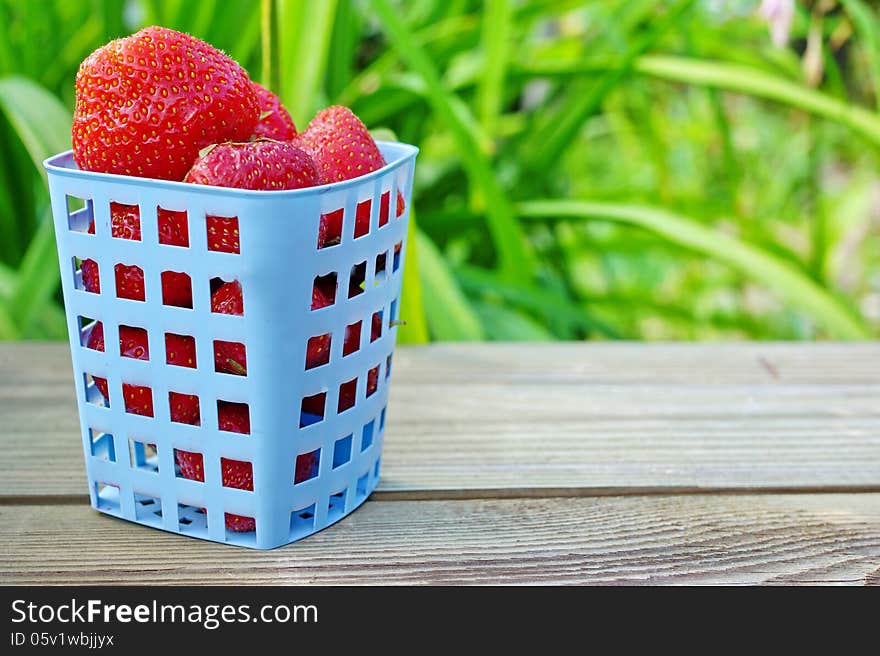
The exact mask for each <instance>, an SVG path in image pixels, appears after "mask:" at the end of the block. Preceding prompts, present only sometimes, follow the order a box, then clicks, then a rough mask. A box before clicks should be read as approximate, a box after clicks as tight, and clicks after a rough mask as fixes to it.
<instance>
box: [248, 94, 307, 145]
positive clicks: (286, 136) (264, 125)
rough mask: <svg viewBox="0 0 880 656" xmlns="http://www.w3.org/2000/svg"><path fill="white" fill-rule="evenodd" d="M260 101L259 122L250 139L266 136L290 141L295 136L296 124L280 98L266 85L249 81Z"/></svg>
mask: <svg viewBox="0 0 880 656" xmlns="http://www.w3.org/2000/svg"><path fill="white" fill-rule="evenodd" d="M251 85H252V86H253V88H254V91H255V92H256V94H257V98H258V99H259V101H260V112H261V113H260V117H261V118H260V122H259V123H257V127H256V128H254V134H253V136H252V137H251V138H252V139H257V138H259V137H266V138H268V139H275V140H276V141H290V140H291V139H293V138H294V137H295V136H296V125H294V123H293V119H292V118H290V113H289V112H288V111H287V110H286V109H285V108H284V105H282V104H281V99H280V98H279V97H278V96H276V95H275V94H274V93H272V92H271V91H269V90H268V89H267V88H266V87H264V86H262V85H260V84H257V83H256V82H251Z"/></svg>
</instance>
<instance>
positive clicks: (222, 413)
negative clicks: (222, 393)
mask: <svg viewBox="0 0 880 656" xmlns="http://www.w3.org/2000/svg"><path fill="white" fill-rule="evenodd" d="M217 423H218V425H219V427H220V430H222V431H229V432H230V433H242V434H243V435H250V433H251V416H250V412H249V411H248V406H247V404H246V403H231V402H229V401H218V402H217Z"/></svg>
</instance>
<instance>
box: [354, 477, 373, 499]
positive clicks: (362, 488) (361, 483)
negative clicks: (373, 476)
mask: <svg viewBox="0 0 880 656" xmlns="http://www.w3.org/2000/svg"><path fill="white" fill-rule="evenodd" d="M369 481H370V472H369V471H368V472H367V473H366V474H364V475H363V476H361V477H360V478H359V479H358V480H357V487H356V488H355V490H356V492H355V494H356V495H357V496H356V497H355V498H356V499H358V500H361V499H363V498H364V497H366V496H367V484H368V483H369Z"/></svg>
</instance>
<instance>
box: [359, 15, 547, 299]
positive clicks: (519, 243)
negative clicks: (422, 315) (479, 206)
mask: <svg viewBox="0 0 880 656" xmlns="http://www.w3.org/2000/svg"><path fill="white" fill-rule="evenodd" d="M369 5H370V7H372V8H373V11H374V13H375V14H376V16H377V17H378V18H379V20H380V22H381V24H382V27H383V29H384V31H385V34H386V36H387V37H388V39H389V41H390V42H391V44H392V45H393V46H394V48H395V49H396V50H397V51H398V52H399V54H400V56H401V58H402V59H403V60H404V61H405V62H406V63H407V65H408V66H409V67H410V68H411V69H412V70H413V71H414V72H415V73H417V74H418V75H419V76H420V77H421V78H422V79H423V81H424V83H425V85H426V86H427V89H428V91H427V92H428V101H429V103H430V105H431V107H432V109H433V110H434V113H435V114H436V115H437V117H438V118H439V119H440V120H441V121H442V122H443V123H444V124H445V125H446V127H447V129H448V130H449V131H450V132H451V134H452V136H453V138H454V139H455V142H456V145H457V146H458V149H459V151H460V156H461V158H462V160H463V164H464V167H465V170H466V171H467V173H468V179H469V181H470V184H471V186H472V187H473V188H474V189H477V190H479V191H480V192H481V193H482V194H483V197H484V202H485V208H486V217H487V220H488V226H489V231H490V232H491V234H492V243H493V245H494V246H495V248H496V250H497V254H498V260H499V268H500V270H501V272H502V273H503V275H504V276H505V277H507V278H508V279H510V280H516V281H521V282H525V281H528V280H529V278H530V277H531V275H532V271H533V270H534V258H533V254H532V252H531V250H530V249H529V247H528V244H527V242H526V239H525V235H524V234H523V231H522V228H521V227H520V225H519V223H518V222H517V220H516V215H515V213H514V211H513V207H512V205H511V203H510V201H509V200H508V198H507V194H506V192H505V190H504V189H503V188H502V187H501V185H500V184H499V182H498V180H497V179H496V178H495V174H494V172H493V170H492V167H491V165H490V164H489V161H488V160H487V159H486V157H485V155H484V153H482V152H481V151H480V148H479V146H478V144H477V143H476V141H475V139H474V136H473V134H472V132H471V130H470V129H469V128H468V126H467V125H466V123H465V122H463V121H462V120H461V117H460V115H459V114H460V111H461V106H459V107H458V108H456V104H455V103H454V102H453V101H452V100H451V98H452V97H453V96H454V94H451V93H450V92H449V91H448V90H447V89H445V88H444V86H443V84H442V82H441V81H440V76H439V74H438V73H437V69H436V67H435V66H434V63H433V62H432V61H431V58H430V57H429V56H428V54H427V53H426V52H425V51H424V50H423V49H422V48H420V47H419V45H418V44H417V42H416V40H415V39H414V38H413V36H412V33H411V32H410V30H409V29H408V28H407V27H406V25H405V24H404V23H403V21H401V19H400V17H399V16H398V15H397V12H396V10H394V9H393V8H392V7H391V5H390V4H388V2H387V0H370V2H369ZM462 105H463V104H462Z"/></svg>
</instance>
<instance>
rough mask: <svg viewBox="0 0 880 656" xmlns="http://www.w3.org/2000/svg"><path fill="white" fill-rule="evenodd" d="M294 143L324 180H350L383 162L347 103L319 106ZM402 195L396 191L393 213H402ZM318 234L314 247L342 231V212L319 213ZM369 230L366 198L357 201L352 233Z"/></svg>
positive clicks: (381, 216)
mask: <svg viewBox="0 0 880 656" xmlns="http://www.w3.org/2000/svg"><path fill="white" fill-rule="evenodd" d="M296 143H297V144H299V145H300V146H301V147H302V148H304V149H305V150H306V151H308V152H309V153H310V154H311V156H312V158H313V159H314V160H315V164H317V166H318V171H319V173H320V174H321V178H322V179H323V180H324V182H328V183H329V182H339V181H341V180H351V179H352V178H357V177H359V176H362V175H365V174H367V173H370V172H371V171H376V170H378V169H380V168H382V167H383V166H385V164H386V162H385V158H384V157H382V153H381V152H379V147H378V146H377V145H376V142H375V141H373V137H372V136H370V132H369V130H367V126H365V125H364V124H363V123H362V122H361V120H360V119H359V118H358V117H357V116H356V115H355V114H354V112H352V111H351V110H350V109H349V108H348V107H342V106H339V105H334V106H332V107H327V108H326V109H322V110H321V111H320V112H318V113H317V114H316V115H315V118H313V119H312V121H311V122H310V123H309V124H308V126H307V127H306V129H305V131H303V132H302V133H300V135H299V136H298V137H297V139H296ZM383 202H385V208H386V209H385V210H384V217H385V219H384V220H383V214H382V210H381V204H380V216H379V225H380V226H382V225H385V223H386V221H387V216H388V210H387V201H383ZM403 210H404V200H403V195H402V194H401V193H400V192H397V216H400V215H401V214H403ZM321 224H322V225H321V229H320V230H319V234H318V248H323V247H325V246H330V245H332V244H333V243H334V241H335V237H336V236H338V235H341V234H342V212H339V211H336V212H332V213H330V214H326V215H324V216H323V217H322V222H321ZM369 231H370V202H369V201H365V202H362V203H359V204H358V206H357V209H356V211H355V227H354V234H355V237H359V236H361V235H365V234H367V233H368V232H369Z"/></svg>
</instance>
